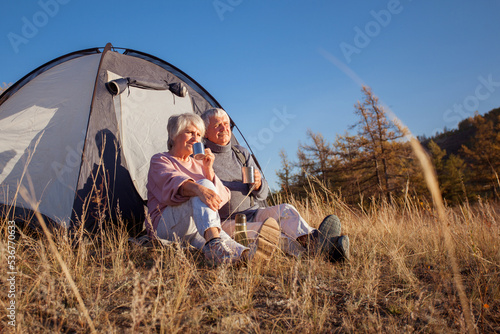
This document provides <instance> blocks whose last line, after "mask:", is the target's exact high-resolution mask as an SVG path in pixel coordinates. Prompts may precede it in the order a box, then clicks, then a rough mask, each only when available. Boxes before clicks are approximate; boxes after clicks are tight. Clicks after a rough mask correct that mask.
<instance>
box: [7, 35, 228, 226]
mask: <svg viewBox="0 0 500 334" xmlns="http://www.w3.org/2000/svg"><path fill="white" fill-rule="evenodd" d="M121 79H124V80H126V81H127V88H126V92H124V93H123V94H119V95H113V94H111V92H110V90H109V89H108V88H109V82H110V81H112V80H121ZM122 81H123V80H122ZM183 87H185V88H184V92H185V95H184V94H182V91H183V89H182V88H183ZM158 89H161V90H158ZM214 107H217V108H220V107H221V106H220V105H219V103H218V102H217V101H216V100H215V99H214V98H213V97H212V96H211V95H210V94H209V93H208V92H207V91H206V90H205V89H204V88H203V87H201V85H199V84H198V83H197V82H196V81H194V80H193V79H192V78H191V77H189V76H188V75H187V74H185V73H184V72H182V71H181V70H179V69H178V68H176V67H174V66H173V65H171V64H169V63H167V62H165V61H163V60H161V59H159V58H157V57H154V56H151V55H148V54H145V53H141V52H139V51H134V50H128V49H127V50H125V51H124V52H123V53H120V52H117V51H113V49H112V46H111V44H108V45H107V46H106V47H105V48H104V49H100V48H94V49H87V50H82V51H76V52H73V53H70V54H68V55H65V56H62V57H59V58H57V59H55V60H53V61H51V62H49V63H47V64H45V65H42V66H40V67H39V68H37V69H36V70H34V71H33V72H31V73H29V74H28V75H26V76H25V77H24V78H22V79H21V80H19V81H18V82H17V83H15V84H14V85H13V86H11V87H10V88H9V89H8V90H7V91H5V92H4V94H2V95H1V96H0V131H1V133H2V138H1V139H0V210H1V214H2V215H3V216H4V217H7V216H8V217H9V219H14V218H15V219H17V220H27V219H29V214H31V213H32V212H33V211H38V212H40V213H41V214H42V215H43V216H44V217H46V219H47V220H50V221H52V222H55V224H57V225H58V226H63V227H66V228H75V227H79V226H81V225H82V224H83V226H84V227H85V228H86V229H87V230H89V231H91V232H93V231H96V230H97V229H98V228H99V227H101V226H102V224H104V223H105V222H113V221H117V220H120V219H122V220H123V221H125V222H127V223H128V224H129V225H128V227H129V229H130V228H131V226H134V224H140V225H141V226H142V223H143V221H144V218H145V203H146V201H147V191H146V182H147V173H148V170H149V161H150V158H151V156H152V155H153V154H155V153H157V152H161V151H165V150H166V146H167V145H166V142H167V130H166V123H167V120H168V118H169V117H170V116H171V115H173V114H179V113H184V112H195V113H198V114H199V113H201V112H203V111H204V110H207V109H209V108H214ZM234 140H236V139H235V138H234ZM21 187H23V188H26V189H28V190H29V192H30V193H31V195H32V197H33V198H34V199H35V201H34V202H30V201H27V200H25V199H24V198H22V197H21V196H20V195H19V189H20V188H21Z"/></svg>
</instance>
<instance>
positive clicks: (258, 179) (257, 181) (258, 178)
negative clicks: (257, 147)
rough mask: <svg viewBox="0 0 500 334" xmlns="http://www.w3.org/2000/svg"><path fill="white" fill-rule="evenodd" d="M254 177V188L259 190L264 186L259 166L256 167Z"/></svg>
mask: <svg viewBox="0 0 500 334" xmlns="http://www.w3.org/2000/svg"><path fill="white" fill-rule="evenodd" d="M253 173H254V179H255V182H254V183H252V184H253V189H254V190H259V189H260V187H261V186H262V176H261V175H260V172H259V170H258V169H257V168H255V169H254V172H253Z"/></svg>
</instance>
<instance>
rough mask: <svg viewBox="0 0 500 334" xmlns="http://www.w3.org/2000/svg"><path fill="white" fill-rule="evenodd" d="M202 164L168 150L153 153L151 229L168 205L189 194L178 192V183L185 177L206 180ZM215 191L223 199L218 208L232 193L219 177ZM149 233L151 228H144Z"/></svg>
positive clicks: (149, 194) (150, 191)
mask: <svg viewBox="0 0 500 334" xmlns="http://www.w3.org/2000/svg"><path fill="white" fill-rule="evenodd" d="M202 166H203V163H202V162H201V160H195V159H193V158H191V157H189V160H188V161H187V162H181V161H179V160H177V159H176V158H174V157H173V156H172V155H171V154H170V153H168V152H163V153H157V154H155V155H153V157H152V158H151V164H150V166H149V173H148V184H147V189H148V211H149V215H150V217H151V222H152V224H153V231H154V230H156V229H157V227H158V223H159V222H160V217H161V213H162V211H163V209H165V208H166V207H167V206H175V205H179V204H182V203H184V202H186V201H187V200H189V199H190V197H186V196H182V195H181V194H179V189H180V186H181V185H182V184H183V183H184V182H186V181H187V180H193V181H198V180H201V179H206V178H207V177H206V175H205V174H203V168H202ZM214 185H215V188H216V189H217V193H218V194H219V196H220V198H221V199H222V203H221V207H222V206H223V205H224V204H226V203H227V202H228V201H229V199H230V198H231V192H230V191H229V189H228V188H226V187H225V186H224V185H223V184H222V182H221V181H220V180H219V178H218V177H217V175H216V176H215V180H214ZM147 229H148V233H149V235H151V233H152V232H153V231H151V230H150V229H151V228H150V227H149V226H148V227H147Z"/></svg>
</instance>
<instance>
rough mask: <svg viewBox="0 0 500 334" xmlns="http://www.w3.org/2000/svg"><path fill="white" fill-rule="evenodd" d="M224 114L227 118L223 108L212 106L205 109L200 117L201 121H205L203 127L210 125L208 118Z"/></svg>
mask: <svg viewBox="0 0 500 334" xmlns="http://www.w3.org/2000/svg"><path fill="white" fill-rule="evenodd" d="M224 115H226V116H227V118H229V116H228V114H227V113H226V112H225V111H224V109H221V108H212V109H208V110H206V111H205V112H204V113H203V114H202V115H201V118H202V119H203V122H205V128H206V129H208V126H209V125H210V118H212V117H216V116H217V117H221V116H224Z"/></svg>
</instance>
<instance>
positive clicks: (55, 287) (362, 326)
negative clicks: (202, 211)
mask: <svg viewBox="0 0 500 334" xmlns="http://www.w3.org/2000/svg"><path fill="white" fill-rule="evenodd" d="M286 201H287V202H291V203H292V204H294V205H295V206H296V207H297V208H298V209H299V211H300V212H302V213H303V216H304V218H305V219H306V220H307V221H309V222H310V223H311V224H312V225H313V226H317V225H318V224H319V222H320V221H321V220H322V218H323V217H324V216H325V215H327V214H331V213H334V214H336V215H338V216H339V217H340V218H341V221H342V222H343V224H344V231H343V232H344V233H346V234H348V235H349V236H350V240H351V247H352V260H351V261H350V262H349V263H345V264H331V263H329V262H326V261H325V260H324V259H322V258H320V257H312V258H303V259H300V260H298V259H295V258H291V257H287V256H285V255H283V254H277V255H276V256H275V258H273V259H272V260H271V262H270V263H269V265H267V266H263V265H259V264H256V263H250V264H249V265H248V266H242V267H239V268H232V267H225V266H221V267H218V268H215V269H214V268H210V267H208V266H207V265H206V264H205V262H204V260H203V258H202V256H201V254H200V253H199V252H197V251H193V250H186V249H183V248H181V247H178V246H169V247H162V246H156V247H152V248H145V247H140V246H136V245H133V244H130V243H129V242H128V237H127V235H126V233H124V231H123V230H121V229H119V228H115V229H113V230H109V231H106V233H105V234H103V235H102V237H103V238H102V239H101V240H100V241H95V242H89V241H86V242H80V243H78V245H77V246H75V245H74V244H73V243H72V242H71V241H70V240H68V238H67V237H66V236H65V234H64V233H63V232H62V231H61V232H60V233H59V234H56V235H54V236H53V239H54V240H55V242H56V245H57V246H56V248H57V252H56V251H55V250H53V249H51V247H50V245H49V243H48V241H47V239H46V238H45V237H36V236H33V235H27V234H25V233H21V235H20V238H19V239H18V240H16V241H15V242H14V244H10V243H9V242H8V241H9V231H10V229H9V228H8V226H9V222H8V221H6V220H3V221H1V222H0V231H1V233H2V238H1V240H0V255H1V258H2V259H3V260H2V261H4V263H5V264H7V259H8V256H9V255H10V256H12V255H11V254H12V250H13V249H14V250H15V251H14V256H15V264H14V268H9V266H7V265H2V266H0V279H1V281H2V282H3V283H2V287H3V292H2V298H0V307H1V308H2V310H6V309H7V307H8V306H9V302H10V301H11V300H12V298H10V297H8V294H7V292H8V291H7V290H8V289H9V284H6V283H5V282H8V281H7V279H9V277H11V274H10V273H9V272H10V271H12V269H15V271H16V272H17V274H16V275H15V297H14V300H15V303H16V310H15V317H16V318H15V320H16V322H15V327H14V328H13V332H16V333H89V332H90V331H91V328H92V327H94V328H95V329H96V332H98V333H152V332H158V333H209V332H210V333H346V332H349V333H402V332H408V333H410V332H426V333H457V332H466V330H467V329H466V323H465V318H464V314H463V313H462V306H461V303H460V300H459V298H458V295H457V290H456V285H455V283H454V282H455V281H454V277H453V275H452V270H451V266H450V254H451V255H455V256H456V259H457V263H458V267H459V275H460V277H459V279H460V280H461V282H462V283H463V285H464V287H465V294H466V298H467V305H469V307H470V310H471V314H470V316H471V319H472V320H473V325H474V327H475V330H477V331H478V332H480V333H488V332H491V333H492V332H500V220H499V217H500V207H499V205H498V204H495V203H478V204H477V206H475V207H469V206H467V205H463V206H460V207H457V208H456V209H451V208H447V210H446V220H447V225H448V227H449V229H450V231H451V241H452V246H453V247H452V248H451V249H450V248H449V247H447V246H446V244H445V242H444V240H445V238H444V235H445V233H446V231H445V230H443V228H442V225H441V223H439V222H438V219H437V217H436V212H434V211H433V209H431V206H430V205H429V204H428V203H423V202H420V201H417V200H411V199H410V198H407V199H406V201H404V202H403V203H399V204H398V203H392V204H382V205H379V206H377V207H376V208H374V209H372V210H371V211H369V212H366V211H360V210H353V209H350V208H348V207H347V206H346V205H345V203H343V202H342V201H340V200H338V199H336V198H333V197H332V198H318V197H316V196H314V194H311V196H310V197H309V199H308V200H307V201H302V202H296V201H294V200H293V199H290V198H289V199H287V200H286ZM8 246H11V247H14V248H9V247H8ZM57 254H60V256H61V259H60V260H58V259H57V256H56V255H57ZM61 261H62V262H61ZM64 267H65V268H64ZM66 269H67V270H68V273H69V274H70V276H71V278H72V280H73V281H74V283H75V286H74V287H72V286H71V284H70V281H69V280H68V277H67V276H66V274H65V270H66ZM75 289H76V290H75ZM79 297H81V302H79V300H78V298H79ZM86 313H88V318H87V317H85V314H86ZM7 315H8V313H6V312H2V313H1V315H0V327H2V328H4V329H5V328H9V327H11V326H10V325H9V321H11V320H10V319H9V318H8V317H7Z"/></svg>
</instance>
